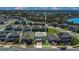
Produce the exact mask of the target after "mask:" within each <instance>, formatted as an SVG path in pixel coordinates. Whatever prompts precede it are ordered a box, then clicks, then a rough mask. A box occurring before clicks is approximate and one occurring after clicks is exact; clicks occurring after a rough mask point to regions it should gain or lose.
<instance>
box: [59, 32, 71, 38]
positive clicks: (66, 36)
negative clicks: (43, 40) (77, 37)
mask: <svg viewBox="0 0 79 59" xmlns="http://www.w3.org/2000/svg"><path fill="white" fill-rule="evenodd" d="M59 37H60V38H71V35H70V34H69V33H60V34H59Z"/></svg>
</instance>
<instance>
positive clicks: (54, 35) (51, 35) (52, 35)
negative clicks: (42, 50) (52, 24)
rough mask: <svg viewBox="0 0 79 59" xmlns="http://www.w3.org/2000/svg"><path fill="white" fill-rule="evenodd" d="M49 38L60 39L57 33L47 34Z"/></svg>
mask: <svg viewBox="0 0 79 59" xmlns="http://www.w3.org/2000/svg"><path fill="white" fill-rule="evenodd" d="M48 39H49V40H60V39H59V37H58V36H57V34H48Z"/></svg>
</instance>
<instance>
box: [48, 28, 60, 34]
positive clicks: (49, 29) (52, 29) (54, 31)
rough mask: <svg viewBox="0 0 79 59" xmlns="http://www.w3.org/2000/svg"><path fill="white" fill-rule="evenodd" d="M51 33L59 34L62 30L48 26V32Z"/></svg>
mask: <svg viewBox="0 0 79 59" xmlns="http://www.w3.org/2000/svg"><path fill="white" fill-rule="evenodd" d="M50 33H56V34H58V33H60V32H59V31H58V30H56V29H54V28H48V34H50Z"/></svg>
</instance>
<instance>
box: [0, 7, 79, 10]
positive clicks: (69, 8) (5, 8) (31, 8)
mask: <svg viewBox="0 0 79 59" xmlns="http://www.w3.org/2000/svg"><path fill="white" fill-rule="evenodd" d="M0 10H79V7H0Z"/></svg>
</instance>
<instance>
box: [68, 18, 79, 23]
mask: <svg viewBox="0 0 79 59" xmlns="http://www.w3.org/2000/svg"><path fill="white" fill-rule="evenodd" d="M67 22H71V23H74V24H79V18H70V19H68V20H67Z"/></svg>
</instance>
